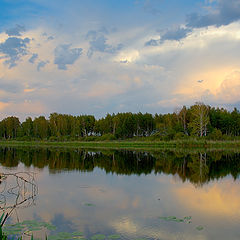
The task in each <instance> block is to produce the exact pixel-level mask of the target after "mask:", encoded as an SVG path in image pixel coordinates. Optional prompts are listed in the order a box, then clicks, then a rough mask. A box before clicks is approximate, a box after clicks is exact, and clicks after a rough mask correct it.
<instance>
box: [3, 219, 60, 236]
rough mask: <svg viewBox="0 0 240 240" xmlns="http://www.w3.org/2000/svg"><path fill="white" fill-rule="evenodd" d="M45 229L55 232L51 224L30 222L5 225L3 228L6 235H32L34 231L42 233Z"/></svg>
mask: <svg viewBox="0 0 240 240" xmlns="http://www.w3.org/2000/svg"><path fill="white" fill-rule="evenodd" d="M44 229H47V230H49V231H52V230H56V227H55V226H54V225H52V224H51V223H46V222H38V221H35V220H32V221H23V222H20V223H16V224H7V225H5V226H4V228H3V232H4V233H5V234H6V235H19V236H20V235H23V234H26V235H32V233H33V232H34V231H42V230H44Z"/></svg>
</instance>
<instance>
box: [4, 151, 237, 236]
mask: <svg viewBox="0 0 240 240" xmlns="http://www.w3.org/2000/svg"><path fill="white" fill-rule="evenodd" d="M0 164H1V168H0V169H1V172H2V173H4V174H9V175H6V179H4V180H3V181H2V183H1V184H0V187H1V188H0V207H1V209H5V212H8V213H10V217H9V218H8V219H7V222H6V225H9V224H11V223H12V224H13V223H17V222H23V221H25V220H36V221H37V222H42V221H43V222H48V223H51V224H52V225H54V226H56V229H55V230H52V231H50V230H47V229H45V228H44V229H43V230H41V231H40V230H34V229H33V231H32V232H31V234H32V233H33V234H34V236H36V237H39V238H42V239H44V238H45V234H47V235H57V233H58V232H65V233H73V232H75V231H80V232H82V233H83V236H84V237H85V238H86V239H93V240H94V239H95V240H97V239H111V238H116V239H166V240H175V239H176V240H180V239H184V240H185V239H186V240H188V239H189V240H190V239H197V240H198V239H199V240H205V239H224V240H225V239H231V240H234V239H240V228H239V226H240V182H239V173H240V154H239V153H233V152H193V153H187V152H171V151H164V152H139V151H117V150H116V151H115V150H109V151H104V150H103V151H92V150H91V151H89V150H81V149H75V150H67V149H43V148H42V149H38V148H17V149H15V148H0ZM28 173H29V174H28ZM11 174H17V175H11ZM16 176H18V177H20V178H16ZM33 177H34V178H33ZM16 179H18V180H16ZM22 179H25V180H26V181H25V183H24V184H23V180H22ZM16 181H17V184H16ZM31 184H32V185H31ZM99 234H102V235H99ZM103 235H104V236H103ZM23 237H24V239H29V237H28V236H27V234H23ZM55 239H74V238H73V237H72V238H70V237H69V238H67V237H66V236H65V238H60V237H59V238H57V237H55ZM80 239H83V238H82V237H81V238H80Z"/></svg>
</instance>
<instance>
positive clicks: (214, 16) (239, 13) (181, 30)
mask: <svg viewBox="0 0 240 240" xmlns="http://www.w3.org/2000/svg"><path fill="white" fill-rule="evenodd" d="M210 3H214V4H213V5H210V7H208V8H207V9H208V11H207V13H206V14H205V15H203V14H199V13H191V14H188V15H187V16H186V22H185V27H180V26H178V27H175V28H172V29H168V30H166V31H165V32H164V33H163V34H161V38H159V39H150V40H149V41H147V42H146V43H145V46H159V45H160V44H161V43H163V42H164V41H166V40H170V41H180V40H181V39H184V38H186V37H187V36H188V35H189V34H191V33H192V32H193V30H194V29H197V28H204V27H209V26H215V27H221V26H226V25H229V24H231V23H233V22H236V21H238V20H240V0H216V1H210Z"/></svg>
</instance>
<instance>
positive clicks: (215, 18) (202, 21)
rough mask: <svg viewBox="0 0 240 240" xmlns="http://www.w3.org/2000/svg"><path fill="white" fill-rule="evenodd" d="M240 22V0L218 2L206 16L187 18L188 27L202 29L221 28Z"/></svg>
mask: <svg viewBox="0 0 240 240" xmlns="http://www.w3.org/2000/svg"><path fill="white" fill-rule="evenodd" d="M238 20H240V0H217V5H216V6H214V7H212V8H210V10H209V12H208V13H207V14H206V15H200V14H197V13H192V14H190V15H188V16H187V19H186V26H187V27H190V28H202V27H208V26H216V27H220V26H222V25H228V24H230V23H232V22H235V21H238Z"/></svg>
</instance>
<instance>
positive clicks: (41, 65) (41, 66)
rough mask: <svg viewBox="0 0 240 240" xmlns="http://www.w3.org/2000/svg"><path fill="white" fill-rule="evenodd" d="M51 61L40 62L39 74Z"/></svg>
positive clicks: (38, 66)
mask: <svg viewBox="0 0 240 240" xmlns="http://www.w3.org/2000/svg"><path fill="white" fill-rule="evenodd" d="M48 63H49V61H40V62H39V63H38V65H37V70H38V72H39V71H40V70H41V68H44V67H45V66H46V64H48Z"/></svg>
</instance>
